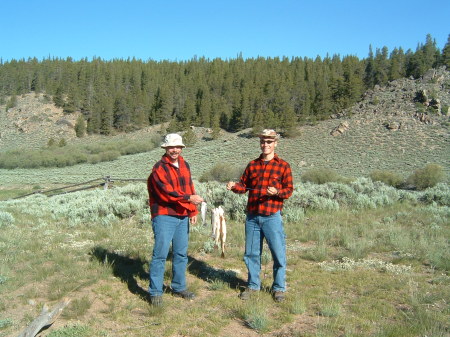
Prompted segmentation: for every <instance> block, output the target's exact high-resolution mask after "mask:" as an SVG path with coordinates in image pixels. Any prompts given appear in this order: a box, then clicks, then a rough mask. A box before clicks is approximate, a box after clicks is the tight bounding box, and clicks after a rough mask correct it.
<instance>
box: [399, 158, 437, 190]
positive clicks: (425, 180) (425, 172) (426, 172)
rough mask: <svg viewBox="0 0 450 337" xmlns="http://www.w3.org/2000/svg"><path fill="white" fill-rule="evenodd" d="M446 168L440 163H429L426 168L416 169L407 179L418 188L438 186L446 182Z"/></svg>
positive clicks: (408, 182)
mask: <svg viewBox="0 0 450 337" xmlns="http://www.w3.org/2000/svg"><path fill="white" fill-rule="evenodd" d="M444 180H445V173H444V168H443V167H442V166H440V165H438V164H427V165H426V166H425V167H424V168H421V169H417V170H415V171H414V172H413V173H412V174H411V175H410V176H409V177H408V179H407V180H406V182H407V184H409V185H413V186H415V187H416V188H417V189H418V190H424V189H426V188H428V187H433V186H436V185H437V184H438V183H441V182H444Z"/></svg>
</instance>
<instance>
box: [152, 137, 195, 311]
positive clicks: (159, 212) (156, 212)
mask: <svg viewBox="0 0 450 337" xmlns="http://www.w3.org/2000/svg"><path fill="white" fill-rule="evenodd" d="M161 147H162V148H163V149H165V154H164V155H163V156H162V158H161V160H160V161H158V162H157V163H156V164H155V165H154V166H153V169H152V172H151V174H150V176H149V177H148V179H147V189H148V193H149V204H150V212H151V216H152V229H153V235H154V239H155V244H154V246H153V254H152V259H151V261H150V285H149V293H150V302H151V304H152V305H154V306H161V305H162V294H163V286H164V270H165V263H166V259H167V255H168V253H169V248H170V244H172V252H173V261H172V282H171V289H172V294H173V295H175V296H179V297H182V298H184V299H189V300H190V299H193V298H194V297H195V295H194V294H193V293H192V292H190V291H188V290H187V289H186V267H187V262H188V257H187V248H188V241H189V223H191V224H195V223H196V222H197V214H198V210H197V207H196V205H198V204H200V203H201V202H202V201H203V198H202V197H200V196H199V195H197V194H196V193H195V189H194V184H193V183H192V178H191V171H190V168H189V164H188V163H187V162H186V161H185V160H184V159H183V157H182V156H181V151H182V149H183V148H184V147H185V145H184V144H183V140H182V138H181V136H180V135H178V134H176V133H171V134H168V135H167V136H166V137H165V138H164V142H163V143H162V144H161Z"/></svg>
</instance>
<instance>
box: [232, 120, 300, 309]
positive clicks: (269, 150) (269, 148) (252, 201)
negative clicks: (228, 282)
mask: <svg viewBox="0 0 450 337" xmlns="http://www.w3.org/2000/svg"><path fill="white" fill-rule="evenodd" d="M279 138H280V135H279V134H277V133H276V132H275V130H272V129H264V130H263V131H262V132H261V133H260V134H259V144H260V147H261V155H260V156H259V157H258V158H256V159H254V160H252V161H251V162H250V163H249V164H248V165H247V168H246V169H245V171H244V174H243V175H242V177H241V179H240V181H239V182H233V181H230V182H229V183H228V184H227V189H228V190H231V191H233V192H234V193H246V192H247V191H248V193H249V194H248V201H247V218H246V221H245V255H244V261H245V264H246V266H247V270H248V282H247V288H246V289H245V290H244V291H243V292H242V293H241V294H240V295H239V296H240V298H241V299H242V300H247V299H249V298H250V297H251V295H252V294H253V293H255V292H256V291H259V290H260V289H261V280H260V272H261V255H262V247H263V240H264V238H265V239H266V241H267V244H268V246H269V249H270V252H271V253H272V258H273V283H272V295H273V298H274V300H275V301H277V302H282V301H284V299H285V292H286V241H285V236H286V235H285V233H284V228H283V221H282V218H281V210H282V209H283V201H284V200H286V199H287V198H289V197H290V196H291V195H292V192H293V190H294V188H293V181H292V172H291V167H290V166H289V164H288V163H287V162H286V161H284V160H283V159H281V158H280V157H278V155H277V154H276V153H275V148H276V147H277V145H278V139H279Z"/></svg>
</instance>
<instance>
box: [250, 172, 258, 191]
mask: <svg viewBox="0 0 450 337" xmlns="http://www.w3.org/2000/svg"><path fill="white" fill-rule="evenodd" d="M249 180H250V181H249V183H250V187H251V188H257V187H258V186H259V174H258V173H256V172H254V173H251V174H250V179H249Z"/></svg>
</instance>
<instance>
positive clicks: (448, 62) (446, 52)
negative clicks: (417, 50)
mask: <svg viewBox="0 0 450 337" xmlns="http://www.w3.org/2000/svg"><path fill="white" fill-rule="evenodd" d="M441 64H442V65H444V66H446V67H447V70H450V34H449V35H448V37H447V43H446V44H445V46H444V49H443V50H442V57H441Z"/></svg>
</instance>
